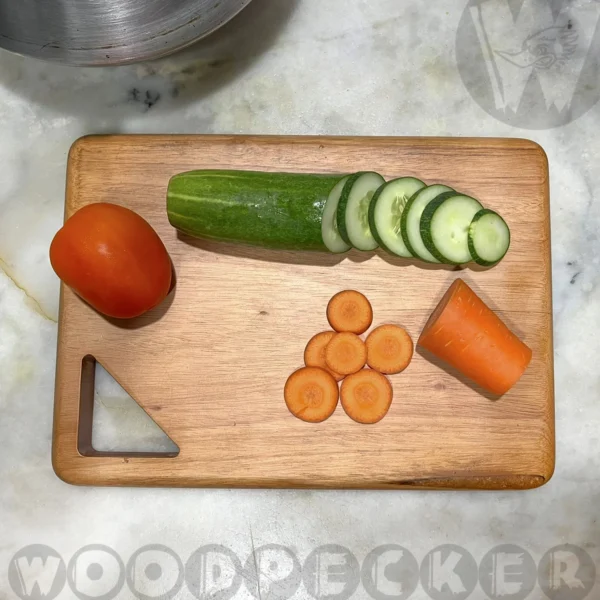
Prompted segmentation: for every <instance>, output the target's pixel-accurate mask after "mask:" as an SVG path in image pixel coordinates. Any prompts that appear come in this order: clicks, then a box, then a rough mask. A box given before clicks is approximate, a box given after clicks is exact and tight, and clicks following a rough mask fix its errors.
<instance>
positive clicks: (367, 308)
mask: <svg viewBox="0 0 600 600" xmlns="http://www.w3.org/2000/svg"><path fill="white" fill-rule="evenodd" d="M327 320H328V321H329V324H330V325H331V326H332V327H333V329H335V330H336V331H350V332H351V333H356V334H359V335H360V334H361V333H364V332H365V331H366V330H367V329H369V327H371V323H372V322H373V308H372V307H371V303H370V302H369V301H368V300H367V299H366V298H365V296H363V295H362V294H361V293H360V292H355V291H354V290H346V291H345V292H340V293H339V294H336V295H335V296H334V297H333V298H332V299H331V300H330V301H329V304H328V305H327Z"/></svg>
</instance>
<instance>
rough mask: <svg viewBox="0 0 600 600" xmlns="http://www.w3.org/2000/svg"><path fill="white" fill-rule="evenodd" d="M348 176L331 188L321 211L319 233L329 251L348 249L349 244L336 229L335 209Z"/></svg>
mask: <svg viewBox="0 0 600 600" xmlns="http://www.w3.org/2000/svg"><path fill="white" fill-rule="evenodd" d="M348 179H350V177H344V178H343V179H341V180H340V181H339V182H338V184H337V185H336V186H335V187H334V188H333V189H332V190H331V193H330V194H329V198H327V202H326V204H325V210H324V211H323V220H322V221H321V234H322V235H323V243H324V244H325V245H326V246H327V249H328V250H329V251H330V252H335V253H338V254H339V253H341V252H347V251H348V250H350V248H351V246H350V244H346V242H345V241H344V240H343V239H342V236H341V235H340V232H339V230H338V224H337V209H338V205H339V203H340V198H341V197H342V191H343V190H344V186H345V185H346V182H347V181H348Z"/></svg>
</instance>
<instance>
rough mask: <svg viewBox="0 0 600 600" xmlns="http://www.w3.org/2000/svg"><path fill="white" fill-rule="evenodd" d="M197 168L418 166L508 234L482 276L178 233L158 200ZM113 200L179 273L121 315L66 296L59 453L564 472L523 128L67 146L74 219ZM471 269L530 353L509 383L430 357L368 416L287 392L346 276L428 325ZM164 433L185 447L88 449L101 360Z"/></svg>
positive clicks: (198, 481) (320, 482) (203, 480)
mask: <svg viewBox="0 0 600 600" xmlns="http://www.w3.org/2000/svg"><path fill="white" fill-rule="evenodd" d="M202 168H224V169H254V170H265V171H268V170H271V171H290V172H326V173H350V172H355V171H359V170H365V169H367V170H376V171H379V172H380V173H381V174H382V175H384V176H385V177H386V178H393V177H399V176H404V175H412V176H416V177H419V178H421V179H423V180H425V181H426V182H427V183H434V182H438V183H444V184H447V185H449V186H451V187H453V188H456V189H459V190H461V191H463V192H465V193H467V194H470V195H473V196H475V197H477V198H479V199H480V200H481V201H482V202H483V204H484V205H485V206H486V207H489V208H492V209H495V210H498V211H499V212H501V213H502V215H503V216H504V217H505V219H506V221H507V222H508V224H509V226H510V228H511V231H512V240H513V242H512V247H511V249H510V251H509V253H508V255H507V257H506V258H505V260H504V261H503V262H502V263H501V264H500V265H499V266H497V267H495V268H492V269H488V270H484V269H481V268H474V269H472V268H466V269H463V270H460V269H458V268H453V267H444V266H431V267H425V268H423V267H422V266H418V265H417V264H415V263H412V262H408V261H404V260H402V259H396V258H393V257H391V256H389V255H387V254H385V253H384V252H381V251H378V252H376V253H359V252H351V253H350V254H347V255H344V256H333V255H327V254H313V253H303V252H280V251H277V252H276V251H268V250H262V249H258V248H249V247H242V246H234V245H230V244H220V243H215V242H207V241H201V240H193V239H191V238H188V237H185V236H182V235H179V234H178V233H177V232H176V231H175V230H174V229H173V228H172V227H171V226H170V225H169V223H168V220H167V215H166V210H165V197H166V188H167V182H168V180H169V178H170V177H171V176H172V175H174V174H176V173H178V172H182V171H187V170H192V169H202ZM93 202H113V203H117V204H122V205H124V206H127V207H129V208H131V209H133V210H135V211H137V212H138V213H140V214H141V215H142V216H143V217H145V218H146V219H147V220H148V221H149V222H150V223H151V225H152V226H153V227H154V228H155V229H156V230H157V231H158V233H159V234H160V236H161V237H162V239H163V240H164V242H165V244H166V246H167V248H168V250H169V252H170V254H171V257H172V260H173V265H174V269H175V272H176V278H177V283H176V286H175V289H174V291H173V292H172V294H171V295H170V296H169V298H168V299H167V300H166V301H165V303H164V304H163V305H161V306H160V307H158V308H157V309H156V310H154V311H152V312H151V313H149V314H148V315H145V316H144V317H141V318H139V319H136V320H134V321H132V322H128V323H118V322H111V321H110V320H107V319H105V318H104V317H102V316H101V315H99V314H97V313H96V312H95V311H94V310H93V309H91V308H90V307H89V306H87V305H86V304H85V303H84V302H83V301H81V300H80V299H79V298H78V297H77V296H75V294H74V293H73V292H72V291H71V290H70V289H68V288H66V287H64V286H63V287H62V290H61V310H60V322H59V342H58V363H57V378H56V399H55V421H54V440H53V465H54V468H55V470H56V472H57V474H58V475H59V476H60V477H61V478H62V479H63V480H65V481H67V482H70V483H74V484H89V485H131V486H190V487H191V486H224V487H228V486H232V487H241V486H244V487H306V488H377V489H393V488H472V489H477V488H478V489H525V488H532V487H537V486H539V485H542V484H544V483H545V482H547V481H548V479H549V478H550V477H551V475H552V472H553V469H554V396H553V348H552V306H551V264H550V224H549V198H548V164H547V159H546V155H545V153H544V151H543V150H542V149H541V148H540V147H539V146H538V145H537V144H535V143H533V142H530V141H526V140H520V139H487V138H481V139H467V138H327V137H306V138H304V137H237V136H199V135H198V136H98V137H87V138H83V139H81V140H78V141H77V142H76V143H75V144H74V146H73V148H72V150H71V153H70V157H69V165H68V182H67V198H66V217H69V216H70V215H72V214H73V213H74V212H75V211H76V210H78V209H79V208H81V207H82V206H84V205H86V204H90V203H93ZM458 276H460V277H462V278H463V279H464V280H465V281H466V282H467V283H468V284H469V285H470V286H471V287H472V288H473V289H474V290H475V291H476V292H477V293H478V294H479V295H480V296H481V297H482V298H483V300H484V301H485V302H487V303H488V305H489V306H490V307H491V308H493V309H494V310H495V311H497V313H498V314H499V315H500V316H501V317H502V318H503V319H504V320H505V322H506V323H507V324H508V325H509V327H510V328H512V329H513V331H515V333H517V334H518V335H519V336H520V337H521V338H522V339H523V340H524V341H525V342H526V343H527V344H528V345H529V346H530V347H531V348H532V349H533V361H532V363H531V365H530V367H529V369H528V370H527V372H526V373H525V375H524V377H523V378H522V380H521V381H520V382H519V383H518V385H517V386H516V387H515V388H514V389H513V390H512V391H511V392H510V393H508V394H507V395H505V396H504V397H502V398H491V397H490V396H488V395H486V394H483V393H481V391H480V390H478V389H476V388H475V387H474V386H472V385H471V384H469V383H468V382H466V381H465V380H463V379H461V378H460V377H457V376H456V373H452V372H450V371H448V370H446V369H445V368H442V366H441V365H439V364H437V363H436V362H435V360H430V359H431V357H429V356H423V355H422V354H419V353H417V354H415V357H414V359H413V362H412V363H411V365H410V366H409V368H408V369H407V370H406V371H405V372H404V373H402V374H400V375H395V376H392V377H391V381H392V384H393V387H394V402H393V404H392V408H391V409H390V412H389V414H388V416H387V417H386V418H385V419H384V420H383V421H381V422H380V423H378V424H377V425H371V426H365V425H359V424H357V423H354V422H353V421H351V420H350V419H349V418H348V417H347V416H346V415H345V413H344V411H343V410H342V408H341V406H338V409H337V410H336V412H335V414H334V415H333V417H332V418H330V419H329V420H328V421H326V422H325V423H322V424H319V425H310V424H307V423H303V422H302V421H299V420H298V419H295V418H294V417H292V416H291V415H290V413H289V412H288V411H287V409H286V406H285V403H284V401H283V386H284V383H285V380H286V378H287V377H288V375H289V374H290V373H291V372H292V371H293V370H294V369H296V368H298V367H300V366H302V356H303V350H304V346H305V344H306V342H307V341H308V340H309V339H310V337H311V336H313V335H314V334H315V333H317V332H319V331H323V330H326V329H328V325H327V321H326V318H325V308H326V305H327V302H328V300H329V298H330V297H331V296H332V295H333V294H335V293H336V292H338V291H340V290H343V289H348V288H354V289H357V290H360V291H361V292H363V293H364V294H366V295H367V297H368V298H369V299H370V300H371V302H372V304H373V309H374V322H373V326H377V325H379V324H382V323H398V324H400V325H402V326H404V327H406V328H407V330H408V331H409V333H410V334H411V335H412V336H413V339H415V340H416V339H417V337H418V335H419V333H420V331H421V328H422V327H423V325H424V324H425V322H426V320H427V318H428V316H429V314H430V313H431V311H432V309H433V308H434V307H435V306H436V304H437V302H438V301H439V299H440V297H441V296H442V294H443V293H444V292H445V290H446V289H447V288H448V286H449V285H450V284H451V283H452V281H453V280H454V279H455V278H456V277H458ZM95 360H97V361H99V362H100V363H101V364H102V365H103V366H104V367H105V368H106V369H107V370H108V371H109V372H110V373H111V374H112V375H113V376H114V377H115V379H116V380H117V381H118V382H119V383H120V384H121V385H122V386H123V387H124V388H125V390H126V391H127V392H128V393H129V394H131V396H132V397H133V398H134V399H135V400H136V401H137V402H138V403H139V404H140V405H141V406H142V408H143V409H144V410H145V411H146V412H147V413H148V415H150V417H151V418H152V419H154V421H155V422H156V423H157V424H158V425H159V426H160V427H161V428H162V429H163V430H164V431H165V432H166V433H167V434H168V435H169V436H170V437H171V439H172V440H173V441H174V442H175V443H176V444H177V446H178V447H179V449H180V451H179V453H178V454H177V455H172V456H166V455H152V454H143V453H142V454H140V453H137V454H136V453H130V454H118V455H116V454H110V453H104V452H96V451H95V450H94V449H93V447H92V443H91V417H92V410H93V385H94V382H93V373H94V361H95Z"/></svg>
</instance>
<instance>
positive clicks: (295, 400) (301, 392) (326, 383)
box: [283, 367, 339, 423]
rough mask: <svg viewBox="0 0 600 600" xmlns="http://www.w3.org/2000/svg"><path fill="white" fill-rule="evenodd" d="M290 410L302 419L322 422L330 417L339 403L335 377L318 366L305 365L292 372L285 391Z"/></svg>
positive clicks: (310, 421) (309, 421)
mask: <svg viewBox="0 0 600 600" xmlns="http://www.w3.org/2000/svg"><path fill="white" fill-rule="evenodd" d="M283 395H284V398H285V403H286V405H287V407H288V409H289V411H290V412H291V413H292V414H293V415H294V416H295V417H298V418H299V419H301V420H302V421H307V422H308V423H320V422H321V421H325V419H328V418H329V417H330V416H331V415H332V414H333V413H334V411H335V407H336V406H337V403H338V398H339V389H338V385H337V383H336V381H335V379H334V378H333V377H332V376H331V375H330V374H329V373H328V372H327V371H324V370H323V369H319V368H318V367H303V368H301V369H298V370H297V371H296V372H294V373H292V374H291V375H290V377H289V378H288V380H287V381H286V383H285V388H284V391H283Z"/></svg>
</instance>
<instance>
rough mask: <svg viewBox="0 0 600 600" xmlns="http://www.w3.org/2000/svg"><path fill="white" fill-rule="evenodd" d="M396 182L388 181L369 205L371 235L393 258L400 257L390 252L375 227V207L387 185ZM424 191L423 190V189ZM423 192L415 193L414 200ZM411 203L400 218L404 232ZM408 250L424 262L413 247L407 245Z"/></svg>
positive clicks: (413, 256)
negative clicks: (404, 224) (404, 220)
mask: <svg viewBox="0 0 600 600" xmlns="http://www.w3.org/2000/svg"><path fill="white" fill-rule="evenodd" d="M414 179H416V180H417V181H421V180H420V179H417V178H416V177H414ZM394 181H396V179H392V180H391V181H386V182H385V183H384V184H383V185H382V186H381V187H380V188H379V189H378V190H377V191H376V192H375V195H374V196H373V199H372V200H371V204H370V205H369V227H370V228H371V233H372V234H373V237H374V238H375V240H376V241H377V243H378V244H379V245H380V246H381V247H382V248H383V249H384V250H385V251H386V252H387V253H388V254H391V255H392V256H398V255H397V254H396V253H395V252H393V251H392V250H390V249H389V248H388V247H387V246H386V244H385V242H384V241H383V240H382V239H381V237H380V235H379V233H378V232H377V227H376V226H375V207H376V206H377V200H379V196H381V194H382V193H383V192H384V190H385V188H386V187H387V185H388V184H389V183H394ZM421 183H423V185H424V186H425V183H424V182H422V181H421ZM421 189H423V188H421ZM420 191H421V190H418V191H417V192H415V193H414V194H413V196H412V197H413V198H414V196H416V195H417V194H418V193H419V192H420ZM409 202H410V200H409ZM409 202H407V203H406V206H405V207H404V211H403V212H402V217H400V230H401V232H402V222H403V219H405V217H404V214H405V213H406V209H407V208H408V205H409ZM402 237H403V238H404V234H403V233H402ZM405 245H406V248H407V250H408V251H409V252H410V253H411V254H412V258H416V259H418V260H422V259H420V258H419V257H418V256H417V255H416V254H415V252H414V251H413V250H412V249H411V247H410V246H409V245H408V244H406V243H405ZM398 258H406V259H407V260H410V258H409V257H405V256H400V257H398Z"/></svg>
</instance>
